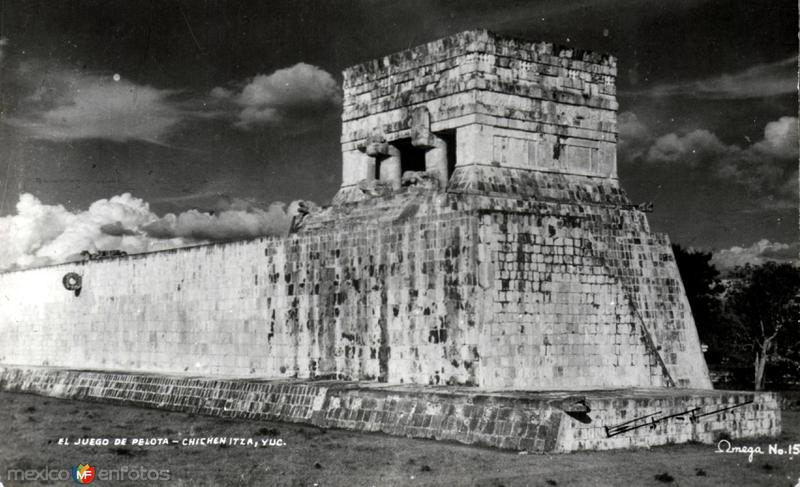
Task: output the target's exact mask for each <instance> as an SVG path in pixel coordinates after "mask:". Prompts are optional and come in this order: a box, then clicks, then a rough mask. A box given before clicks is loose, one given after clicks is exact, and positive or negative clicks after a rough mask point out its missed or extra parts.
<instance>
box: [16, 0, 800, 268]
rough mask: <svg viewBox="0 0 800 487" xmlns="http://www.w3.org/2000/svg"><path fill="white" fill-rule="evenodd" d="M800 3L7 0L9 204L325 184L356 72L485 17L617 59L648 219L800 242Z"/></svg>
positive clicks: (308, 190)
mask: <svg viewBox="0 0 800 487" xmlns="http://www.w3.org/2000/svg"><path fill="white" fill-rule="evenodd" d="M797 21H798V11H797V2H795V1H792V0H789V1H760V2H759V1H754V2H741V1H728V2H725V1H700V0H696V1H689V0H685V1H684V0H673V1H663V0H662V1H653V2H634V1H626V0H600V1H575V2H567V1H563V0H560V1H549V0H548V1H541V2H536V1H526V2H523V1H498V0H491V1H489V0H472V1H462V0H459V1H403V2H396V1H338V0H336V1H333V0H331V1H313V2H312V1H299V0H292V1H285V2H277V1H259V2H256V1H251V2H244V1H237V2H234V1H230V2H211V1H189V0H184V1H165V0H158V1H152V2H146V1H135V2H133V1H129V0H126V1H81V2H73V1H69V2H63V1H55V0H50V1H9V0H0V110H1V111H2V112H1V113H0V191H2V193H1V194H0V196H1V198H0V216H4V215H9V216H10V215H15V214H17V212H18V210H17V209H16V208H15V205H16V204H17V201H18V200H19V199H20V195H21V194H23V193H31V194H32V195H34V196H35V197H36V198H38V200H39V201H40V202H41V204H43V205H63V206H64V207H65V208H66V210H68V211H70V212H80V211H85V210H86V209H87V208H88V207H89V205H90V204H91V203H92V202H95V201H97V200H100V199H104V198H110V197H111V196H114V195H119V194H122V193H126V192H129V193H132V194H133V195H134V196H136V197H138V198H141V199H142V200H144V201H146V202H149V204H150V210H151V211H153V212H154V213H156V214H158V215H162V214H164V213H166V212H173V213H180V212H182V211H184V210H187V209H189V208H192V207H204V206H213V205H214V204H215V203H213V201H215V200H216V199H217V198H218V197H219V195H229V196H231V197H234V198H241V199H243V200H247V201H250V202H255V204H257V205H260V206H262V207H267V206H269V204H270V203H271V202H275V201H283V202H289V201H292V200H296V199H310V200H314V201H317V202H319V203H327V202H328V201H329V200H330V198H331V197H332V196H333V194H334V193H335V191H336V189H337V187H338V185H339V183H340V152H339V147H338V144H339V142H338V139H339V134H340V128H341V126H340V123H339V111H340V109H339V106H340V95H339V93H338V91H337V86H338V85H339V84H340V83H341V71H342V70H343V69H344V68H346V67H347V66H349V65H352V64H355V63H359V62H362V61H365V60H368V59H370V58H373V57H377V56H381V55H385V54H388V53H391V52H394V51H397V50H401V49H405V48H408V47H411V46H414V45H417V44H420V43H423V42H427V41H431V40H434V39H437V38H439V37H442V36H446V35H449V34H453V33H456V32H459V31H461V30H465V29H470V28H488V29H490V30H493V31H495V32H497V33H500V34H509V35H514V36H521V37H525V38H529V39H532V40H544V41H550V42H555V43H559V44H564V45H571V46H576V47H579V48H587V49H593V50H600V51H607V52H611V53H613V54H615V55H616V56H617V57H618V66H619V78H618V80H617V88H618V92H619V96H618V99H619V103H620V109H619V113H620V127H619V129H620V139H621V143H620V148H619V159H620V163H619V166H620V167H619V173H620V179H621V182H622V185H623V187H624V188H625V189H626V190H627V191H628V194H629V195H630V196H631V197H632V198H633V199H634V200H636V201H646V200H652V201H654V202H655V212H654V213H652V214H651V215H650V221H651V224H652V226H653V227H654V229H655V230H658V231H665V232H668V233H669V234H670V236H671V238H672V240H673V241H675V242H678V243H682V244H684V245H686V246H695V247H700V248H706V249H719V250H721V249H730V248H731V247H734V246H740V247H743V248H742V249H741V251H737V250H735V249H734V250H733V253H732V254H730V256H729V257H730V258H731V259H734V260H735V259H737V258H740V257H742V256H747V257H748V258H750V257H752V258H753V259H758V258H760V257H764V256H767V257H769V256H770V255H771V254H774V255H776V256H783V257H784V258H785V257H786V256H796V253H797V245H796V244H797V241H798V189H797V166H798V156H797V110H798V99H797V88H796V84H797V81H796V74H797V53H798V41H797V25H798V24H797ZM0 220H2V219H0ZM9 221H10V220H9ZM0 223H2V222H0ZM6 223H8V222H6ZM12 227H13V226H9V225H6V227H5V228H6V229H8V228H12ZM13 228H17V227H13ZM2 229H3V226H2V224H0V232H2ZM6 231H9V230H6ZM7 237H8V235H5V236H4V235H0V239H2V238H7ZM758 242H761V243H760V245H759V244H757V243H758ZM729 252H730V251H729ZM737 252H739V253H738V254H737ZM734 254H735V255H734Z"/></svg>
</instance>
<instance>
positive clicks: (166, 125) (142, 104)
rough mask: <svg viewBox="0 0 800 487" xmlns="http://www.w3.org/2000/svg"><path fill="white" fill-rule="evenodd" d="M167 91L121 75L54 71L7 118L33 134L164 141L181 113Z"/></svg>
mask: <svg viewBox="0 0 800 487" xmlns="http://www.w3.org/2000/svg"><path fill="white" fill-rule="evenodd" d="M172 94H174V92H172V91H170V90H162V89H158V88H153V87H151V86H145V85H138V84H136V83H134V82H132V81H130V80H126V79H125V78H121V79H120V80H119V81H114V78H113V77H112V76H110V75H107V76H106V75H97V74H87V73H81V72H69V71H63V70H54V71H51V72H49V73H48V74H47V75H46V76H45V75H43V77H42V80H41V82H40V85H39V86H38V88H37V89H36V90H35V91H34V92H33V93H32V94H31V95H30V96H28V97H27V98H26V99H25V100H24V110H23V112H24V113H23V114H21V115H18V116H16V117H12V118H10V119H9V120H8V122H9V123H11V124H13V125H15V126H17V127H20V128H21V129H23V130H24V131H25V132H26V133H27V134H28V135H29V136H30V137H33V138H37V139H46V140H55V141H69V140H75V139H93V138H99V139H110V140H114V141H119V142H124V141H128V140H144V141H148V142H153V143H164V142H163V138H164V137H165V136H166V135H167V134H168V132H169V131H170V130H171V129H172V128H173V127H174V126H175V125H176V124H177V123H178V122H180V121H181V119H183V118H184V115H183V114H181V112H180V110H178V109H177V108H176V107H175V106H174V104H172V103H171V102H170V101H169V97H170V95H172Z"/></svg>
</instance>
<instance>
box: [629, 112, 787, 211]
mask: <svg viewBox="0 0 800 487" xmlns="http://www.w3.org/2000/svg"><path fill="white" fill-rule="evenodd" d="M619 134H620V144H619V155H620V161H621V162H622V164H627V165H631V164H641V165H646V166H648V167H651V168H653V169H657V168H662V169H664V170H673V171H675V170H681V171H682V170H691V171H698V174H702V176H699V177H710V178H714V179H716V180H717V181H720V182H724V183H733V184H738V185H741V186H743V187H745V188H746V189H747V190H748V191H750V192H752V193H753V194H756V195H758V196H759V197H760V198H761V201H762V203H763V204H764V206H769V207H776V206H781V207H785V206H787V205H789V206H796V205H797V203H796V201H797V193H798V192H797V161H798V157H800V154H799V153H798V119H797V117H781V118H780V119H779V120H776V121H773V122H769V123H768V124H767V125H766V126H765V127H764V137H763V139H761V140H759V141H756V142H754V143H752V144H750V145H749V146H746V147H740V146H738V145H733V144H726V143H724V142H723V141H721V140H720V139H719V138H718V137H717V136H716V135H715V134H714V133H712V132H709V131H708V130H702V129H699V130H692V131H690V132H686V133H669V134H665V135H662V136H660V137H654V136H653V135H652V134H651V133H650V131H649V130H648V129H647V127H645V126H644V125H643V124H642V123H641V122H640V121H639V120H638V118H636V116H635V115H633V114H630V115H626V114H621V115H620V128H619ZM787 181H789V183H787Z"/></svg>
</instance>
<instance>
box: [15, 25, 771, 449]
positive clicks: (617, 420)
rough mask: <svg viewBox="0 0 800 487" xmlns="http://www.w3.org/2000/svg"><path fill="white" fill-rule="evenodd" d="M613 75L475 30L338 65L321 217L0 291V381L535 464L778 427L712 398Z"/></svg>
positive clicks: (32, 276)
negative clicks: (452, 447)
mask: <svg viewBox="0 0 800 487" xmlns="http://www.w3.org/2000/svg"><path fill="white" fill-rule="evenodd" d="M616 73H617V68H616V59H615V58H614V57H612V56H609V55H604V54H599V53H594V52H588V51H580V50H577V49H572V48H561V47H557V46H554V45H553V44H549V43H536V42H528V41H522V40H517V39H510V38H504V37H499V36H496V35H494V34H491V33H489V32H486V31H468V32H464V33H461V34H458V35H454V36H451V37H448V38H445V39H441V40H438V41H435V42H431V43H428V44H424V45H422V46H419V47H416V48H413V49H410V50H407V51H403V52H400V53H397V54H393V55H390V56H387V57H384V58H381V59H377V60H373V61H370V62H367V63H364V64H361V65H358V66H354V67H351V68H349V69H347V70H346V71H345V72H344V109H343V115H342V186H341V188H340V189H339V191H338V193H337V194H336V196H335V198H334V200H333V204H332V205H331V206H328V207H325V208H315V207H313V206H307V207H304V208H303V211H302V212H301V214H300V215H299V216H298V217H297V218H296V219H295V221H294V222H293V225H292V232H291V234H290V235H289V236H288V237H286V238H282V239H280V238H261V239H255V240H247V241H241V242H233V243H224V244H216V245H206V246H199V247H194V248H189V249H180V250H171V251H164V252H155V253H149V254H140V255H130V256H120V257H119V258H113V259H101V260H92V261H90V260H86V261H83V262H77V263H70V264H63V265H57V266H51V267H45V268H38V269H31V270H25V271H16V272H8V273H5V274H1V275H0V363H2V364H4V365H3V366H2V368H1V369H0V384H2V385H3V386H4V387H5V388H7V389H12V390H23V391H33V392H39V393H43V394H51V395H57V396H63V397H81V398H94V399H98V400H107V401H108V400H111V401H120V400H122V401H126V402H131V403H135V404H142V405H149V406H155V407H165V408H170V409H178V410H190V411H196V412H202V413H208V414H222V415H233V416H240V417H250V418H266V419H280V420H284V421H298V422H307V423H312V424H317V425H320V426H323V427H343V428H351V429H357V430H368V431H384V432H387V433H390V434H402V435H410V436H417V437H429V438H439V439H449V440H455V441H461V442H464V443H475V444H484V445H491V446H497V447H501V448H512V449H525V450H530V451H568V450H575V449H586V448H590V449H594V448H616V447H626V446H636V445H644V444H648V445H649V444H661V443H667V442H675V441H689V440H697V441H712V440H713V439H714V438H715V437H717V436H719V435H720V434H727V435H730V436H732V437H740V436H750V435H757V434H777V433H778V432H779V431H780V412H779V410H778V407H777V399H776V397H775V396H774V395H772V394H761V393H760V394H756V393H753V392H746V393H745V392H739V393H732V392H719V391H713V390H712V389H711V383H710V380H709V375H708V370H707V368H706V364H705V361H704V359H703V354H702V352H701V349H700V343H699V340H698V336H697V331H696V329H695V325H694V321H693V319H692V314H691V310H690V308H689V304H688V302H687V299H686V296H685V293H684V290H683V286H682V283H681V280H680V276H679V274H678V270H677V267H676V265H675V260H674V257H673V254H672V251H671V248H670V245H669V241H668V239H667V237H666V236H665V235H661V234H657V233H654V232H652V231H651V230H650V228H649V225H648V223H647V218H646V214H645V212H644V211H643V209H644V208H642V207H639V206H637V205H636V204H634V203H633V202H631V201H630V200H629V199H628V198H627V196H626V195H625V193H624V192H623V191H622V189H621V188H620V186H619V182H618V179H617V167H616V141H617V127H616V111H617V102H616V98H615V78H616ZM70 273H73V274H74V275H75V276H77V279H76V280H77V282H79V283H80V289H79V290H77V291H76V290H74V289H65V285H64V284H63V282H62V281H64V279H65V276H66V275H67V274H70ZM69 282H70V285H72V283H73V280H70V281H69ZM73 287H74V286H73ZM78 291H79V292H78ZM76 369H78V370H86V369H90V370H91V372H77V371H76ZM151 374H157V375H151ZM230 377H235V378H237V379H243V378H250V379H254V380H255V379H258V381H253V382H247V381H244V382H243V381H241V380H229V379H224V378H230ZM264 379H269V381H266V382H264ZM644 426H647V427H646V428H645V427H644Z"/></svg>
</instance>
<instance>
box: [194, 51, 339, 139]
mask: <svg viewBox="0 0 800 487" xmlns="http://www.w3.org/2000/svg"><path fill="white" fill-rule="evenodd" d="M210 94H211V97H212V98H215V99H220V100H225V99H227V100H229V101H231V102H233V103H235V105H236V106H238V107H239V112H238V115H237V118H238V120H237V122H236V125H237V126H238V127H241V128H251V127H253V126H257V125H262V124H269V123H275V122H282V121H287V119H291V118H293V117H297V116H300V117H302V116H310V115H314V114H319V113H323V112H325V111H329V110H331V109H333V108H337V107H338V106H339V105H340V104H341V102H342V97H341V92H340V90H339V84H338V83H337V82H336V80H335V79H334V78H333V76H331V75H330V73H328V72H327V71H325V70H323V69H320V68H318V67H316V66H312V65H310V64H306V63H298V64H295V65H294V66H291V67H288V68H284V69H279V70H277V71H275V72H274V73H272V74H269V75H266V74H259V75H257V76H255V77H253V78H252V79H250V80H249V81H248V82H247V84H245V85H244V87H243V88H242V89H241V90H239V91H238V92H235V91H232V90H229V89H227V88H223V87H217V88H214V89H213V90H211V93H210Z"/></svg>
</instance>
